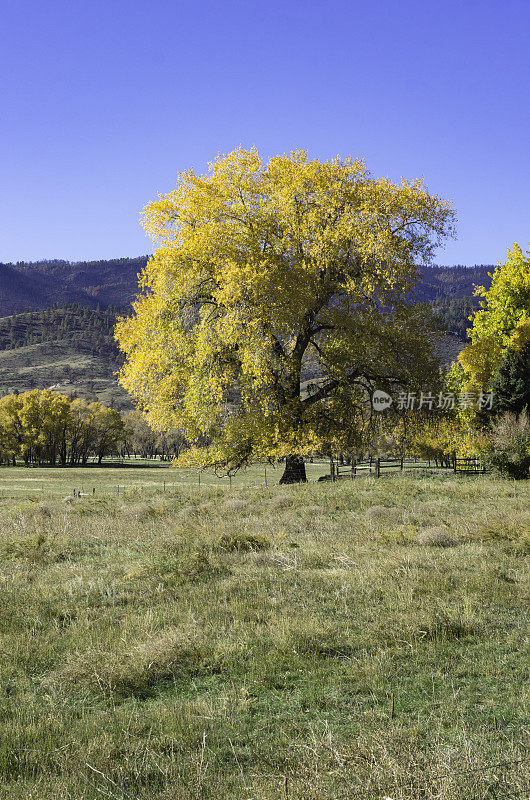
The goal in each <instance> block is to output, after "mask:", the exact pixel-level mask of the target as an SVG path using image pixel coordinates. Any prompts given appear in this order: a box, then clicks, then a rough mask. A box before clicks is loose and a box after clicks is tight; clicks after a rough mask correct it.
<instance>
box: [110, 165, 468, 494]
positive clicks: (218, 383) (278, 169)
mask: <svg viewBox="0 0 530 800" xmlns="http://www.w3.org/2000/svg"><path fill="white" fill-rule="evenodd" d="M453 219H454V212H453V211H452V209H451V207H450V205H449V203H448V202H447V201H445V200H442V199H441V198H439V197H436V196H434V195H432V194H429V192H428V191H427V190H426V188H425V186H424V184H423V182H422V181H421V180H415V181H413V182H407V181H405V180H403V181H401V182H400V183H399V184H395V183H392V182H391V181H390V180H389V179H386V178H383V179H378V180H375V179H374V178H372V177H371V176H370V174H369V173H368V172H367V171H366V169H365V167H364V163H363V162H362V161H361V160H356V161H353V160H350V159H348V160H346V161H342V160H340V159H338V158H337V159H334V160H331V161H320V160H309V159H308V157H307V154H306V153H305V152H304V151H299V152H293V153H291V154H290V155H283V156H278V157H275V158H272V159H271V160H270V161H269V162H268V163H265V162H264V161H262V159H261V158H260V156H259V154H258V152H257V151H256V150H255V149H251V150H249V151H245V150H242V149H237V150H235V151H234V152H232V153H230V154H229V155H227V156H224V157H218V158H217V159H216V160H215V161H214V162H213V163H212V164H211V165H210V172H209V174H208V175H207V176H201V175H195V174H194V173H193V172H192V171H189V172H184V173H182V174H180V175H179V176H178V179H177V188H176V189H175V190H174V191H172V192H170V193H169V194H166V195H160V196H159V198H158V200H156V201H154V202H152V203H150V204H149V205H148V206H147V207H146V209H145V211H144V225H145V228H146V230H147V232H148V233H149V234H150V235H151V236H152V238H153V240H154V242H155V244H156V245H157V249H156V252H155V254H154V256H153V257H152V258H151V259H150V260H149V263H148V264H147V267H146V269H145V271H144V273H143V275H142V278H141V293H140V295H139V297H138V299H137V300H136V302H135V303H134V304H133V314H132V315H131V316H129V317H127V318H123V319H122V320H120V321H119V323H118V326H117V331H116V336H117V340H118V343H119V345H120V347H121V349H122V350H123V352H124V353H125V355H126V361H125V365H124V367H123V369H122V372H121V378H120V379H121V383H122V385H123V386H124V387H125V388H126V389H127V391H128V392H129V393H130V394H131V395H132V396H133V397H134V398H135V400H136V402H137V404H138V406H139V408H140V409H141V410H142V411H143V412H144V413H145V415H146V417H147V419H148V421H149V423H150V424H151V425H153V426H154V427H157V428H159V429H164V428H165V429H169V428H178V429H180V430H181V431H182V432H183V433H184V435H185V436H186V439H187V440H188V441H189V442H192V443H194V444H195V447H194V448H192V450H190V451H188V454H187V456H186V459H187V463H191V462H193V463H195V464H198V465H199V466H206V465H210V466H215V467H216V468H224V469H227V470H234V469H237V468H239V467H241V466H244V465H246V464H248V463H250V462H251V461H252V460H253V459H255V458H259V457H276V458H277V457H286V459H287V470H286V473H285V475H284V480H295V479H303V477H304V473H303V468H302V467H301V464H300V456H301V455H302V454H304V453H307V452H310V451H314V450H317V449H321V450H322V449H325V448H326V447H331V446H337V447H343V448H348V447H351V446H352V444H354V441H355V431H356V424H357V417H358V416H359V415H360V414H362V413H363V410H364V409H365V401H363V400H361V395H360V392H361V389H362V387H369V386H374V385H375V384H377V385H378V386H379V387H381V388H384V386H387V387H389V386H391V385H392V384H396V385H398V384H399V385H400V386H405V385H410V384H411V383H414V382H415V381H416V382H418V380H420V379H421V378H422V377H423V378H424V377H425V376H426V375H428V374H430V372H432V369H433V366H434V360H433V357H432V337H431V336H430V335H429V329H428V326H427V325H426V322H425V318H424V315H423V314H422V313H420V310H419V309H418V307H416V306H414V305H413V304H411V303H410V302H407V299H408V298H409V294H410V291H411V290H412V289H413V287H414V284H415V282H416V280H417V278H418V265H419V264H423V263H425V262H427V261H428V260H429V259H430V257H431V255H432V252H433V248H434V247H435V246H437V245H438V244H439V243H440V241H441V240H442V239H443V237H445V236H446V235H448V234H451V233H452V230H453ZM305 372H306V374H304V373H305ZM306 375H312V376H313V380H312V381H309V383H308V382H307V381H304V378H305V377H306ZM181 458H182V457H181ZM297 469H298V471H297Z"/></svg>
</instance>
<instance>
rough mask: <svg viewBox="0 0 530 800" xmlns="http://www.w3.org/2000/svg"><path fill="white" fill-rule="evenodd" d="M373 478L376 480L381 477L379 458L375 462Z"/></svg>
mask: <svg viewBox="0 0 530 800" xmlns="http://www.w3.org/2000/svg"><path fill="white" fill-rule="evenodd" d="M375 477H376V478H380V477H381V461H380V459H379V458H378V459H377V460H376V462H375Z"/></svg>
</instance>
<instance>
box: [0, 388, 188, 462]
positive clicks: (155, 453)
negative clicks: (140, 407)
mask: <svg viewBox="0 0 530 800" xmlns="http://www.w3.org/2000/svg"><path fill="white" fill-rule="evenodd" d="M184 447H185V440H184V438H183V436H182V435H181V434H180V433H179V432H178V431H175V432H171V431H170V432H167V433H157V432H155V431H153V430H152V429H151V428H150V427H149V426H148V425H147V423H146V422H145V420H144V419H143V418H142V417H141V415H140V414H139V413H138V412H135V411H132V412H130V413H129V414H126V415H125V416H122V415H121V414H120V412H119V411H117V410H115V409H113V408H107V407H106V406H104V405H102V404H101V403H99V402H88V401H86V400H83V399H79V398H76V399H72V398H70V397H67V396H65V395H61V394H56V393H54V392H52V391H50V390H48V389H45V390H42V391H39V390H38V389H35V390H33V391H30V392H24V393H23V394H10V395H6V396H5V397H2V398H0V463H2V464H12V465H15V464H16V463H17V461H20V460H22V461H23V462H24V464H25V465H26V466H30V465H50V466H57V465H59V466H68V465H69V466H84V465H86V464H87V463H88V462H89V460H91V459H96V460H97V462H98V463H99V464H101V462H102V460H103V458H105V457H106V456H125V455H127V456H131V455H135V456H136V455H140V456H141V457H144V458H147V457H153V458H156V457H159V458H162V459H164V460H168V459H170V458H172V457H175V456H178V455H179V454H180V452H181V451H182V449H183V448H184Z"/></svg>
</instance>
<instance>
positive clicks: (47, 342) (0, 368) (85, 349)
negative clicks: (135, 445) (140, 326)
mask: <svg viewBox="0 0 530 800" xmlns="http://www.w3.org/2000/svg"><path fill="white" fill-rule="evenodd" d="M115 322H116V309H114V308H110V309H106V310H105V311H94V310H92V309H90V308H87V307H86V306H84V307H83V306H78V305H68V306H64V307H62V308H50V309H47V310H43V311H33V312H26V313H23V314H16V315H13V316H10V317H4V318H2V319H0V395H3V394H11V393H12V392H14V391H18V392H23V391H27V390H30V389H48V388H53V389H54V390H56V391H58V392H61V393H62V394H69V395H76V396H79V397H84V398H86V399H88V400H99V401H100V402H102V403H105V405H112V406H113V407H115V408H119V409H124V410H126V409H130V408H132V402H131V399H130V397H129V396H128V395H127V394H126V393H125V392H124V390H123V389H122V388H121V387H120V386H119V384H118V382H117V380H116V376H115V372H116V371H117V370H118V369H119V367H120V366H121V364H122V362H123V357H122V355H121V353H120V351H119V350H118V348H117V346H116V343H115V341H114V325H115Z"/></svg>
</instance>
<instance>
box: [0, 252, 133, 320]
mask: <svg viewBox="0 0 530 800" xmlns="http://www.w3.org/2000/svg"><path fill="white" fill-rule="evenodd" d="M147 258H148V257H147V256H138V257H137V258H116V259H111V260H109V261H79V262H77V263H74V264H72V263H70V262H68V261H35V262H31V263H27V262H24V261H20V262H18V263H17V264H0V315H2V316H7V315H9V314H16V313H17V312H19V311H25V310H28V309H37V308H49V307H50V306H53V305H55V304H58V305H61V306H62V305H65V304H67V303H78V304H79V305H82V306H87V307H88V308H98V307H99V308H108V307H109V306H114V307H116V308H120V309H124V308H126V307H127V306H129V305H130V303H131V302H132V300H134V298H135V296H136V294H137V293H138V273H139V272H141V270H142V269H143V268H144V267H145V265H146V263H147Z"/></svg>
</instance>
